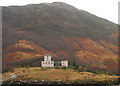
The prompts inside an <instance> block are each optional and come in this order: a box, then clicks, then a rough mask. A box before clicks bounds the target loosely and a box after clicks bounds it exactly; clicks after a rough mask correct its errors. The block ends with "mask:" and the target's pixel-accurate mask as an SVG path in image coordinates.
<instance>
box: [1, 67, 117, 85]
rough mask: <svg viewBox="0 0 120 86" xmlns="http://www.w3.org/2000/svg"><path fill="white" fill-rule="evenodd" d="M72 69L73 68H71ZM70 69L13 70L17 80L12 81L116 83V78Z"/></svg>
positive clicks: (35, 68)
mask: <svg viewBox="0 0 120 86" xmlns="http://www.w3.org/2000/svg"><path fill="white" fill-rule="evenodd" d="M73 69H74V68H73ZM73 69H71V68H59V69H55V68H41V67H29V68H27V69H26V68H15V69H14V74H16V75H17V78H16V79H14V81H20V80H26V81H31V80H38V81H40V80H45V81H56V80H59V79H60V80H62V81H63V82H66V81H69V82H71V83H83V82H84V83H90V82H92V81H94V82H106V83H108V82H109V83H112V82H113V81H114V82H117V79H118V76H115V75H112V76H110V75H105V74H95V73H90V72H77V71H74V70H73ZM11 73H12V72H6V73H4V74H3V77H8V78H7V79H4V81H9V80H10V77H11V75H10V74H11Z"/></svg>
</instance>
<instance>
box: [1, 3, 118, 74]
mask: <svg viewBox="0 0 120 86" xmlns="http://www.w3.org/2000/svg"><path fill="white" fill-rule="evenodd" d="M117 30H118V29H117V25H116V24H114V23H112V22H109V21H107V20H105V19H102V18H99V17H96V16H95V15H92V14H90V13H88V12H85V11H83V10H79V9H76V8H74V7H73V6H70V5H68V4H65V3H61V2H54V3H42V4H36V5H32V4H31V5H26V6H20V7H19V6H10V7H3V58H16V57H17V56H15V55H13V56H10V55H9V52H11V51H12V50H13V49H12V48H11V49H10V50H9V51H7V50H6V48H9V46H10V47H12V46H13V45H15V44H16V43H18V44H19V41H20V40H25V41H27V42H33V43H35V45H37V46H39V47H42V48H43V49H45V50H46V51H50V52H51V53H53V54H55V55H53V58H57V59H58V60H69V62H70V65H73V61H74V59H76V63H77V64H78V65H82V66H86V67H87V68H88V69H89V70H91V71H95V68H96V70H103V71H109V72H110V73H116V72H117V68H118V66H117V64H118V62H117V57H118V56H117V52H118V50H117V49H118V46H117V44H118V43H117V32H118V31H117ZM28 45H30V46H32V44H28ZM108 45H109V46H108ZM26 46H27V45H26ZM26 46H24V47H26ZM39 49H40V48H39ZM39 49H36V50H35V51H37V50H39ZM13 51H14V52H17V51H16V50H13ZM22 51H23V50H22ZM41 52H42V53H44V52H45V51H41ZM41 52H39V53H41ZM48 53H49V52H48ZM51 53H49V54H51ZM24 54H27V52H24ZM30 54H31V53H30ZM33 55H34V54H33ZM40 55H43V54H40ZM35 57H36V56H33V58H35ZM23 58H25V57H24V56H23ZM27 58H28V59H31V57H30V56H27ZM40 58H41V57H40ZM7 61H8V60H4V62H7ZM12 61H13V62H15V60H12ZM19 61H21V60H19ZM33 64H34V63H33ZM30 65H32V63H31V64H30ZM113 68H114V69H113Z"/></svg>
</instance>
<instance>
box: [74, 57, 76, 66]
mask: <svg viewBox="0 0 120 86" xmlns="http://www.w3.org/2000/svg"><path fill="white" fill-rule="evenodd" d="M75 66H76V62H75V58H74V67H75Z"/></svg>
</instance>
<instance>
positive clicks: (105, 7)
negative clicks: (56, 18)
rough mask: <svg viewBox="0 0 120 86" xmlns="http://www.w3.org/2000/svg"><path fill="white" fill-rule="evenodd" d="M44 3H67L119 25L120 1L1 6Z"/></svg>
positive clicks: (29, 0)
mask: <svg viewBox="0 0 120 86" xmlns="http://www.w3.org/2000/svg"><path fill="white" fill-rule="evenodd" d="M44 2H48V3H51V2H65V3H67V4H70V5H73V6H74V7H76V8H78V9H82V10H85V11H88V12H90V13H92V14H94V15H96V16H98V17H101V18H105V19H107V20H109V21H112V22H114V23H118V2H119V0H0V6H10V5H20V6H21V5H27V4H39V3H44Z"/></svg>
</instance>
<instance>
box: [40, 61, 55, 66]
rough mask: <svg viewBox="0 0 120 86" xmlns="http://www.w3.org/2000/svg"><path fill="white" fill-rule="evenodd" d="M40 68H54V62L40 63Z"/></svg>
mask: <svg viewBox="0 0 120 86" xmlns="http://www.w3.org/2000/svg"><path fill="white" fill-rule="evenodd" d="M42 67H54V61H42Z"/></svg>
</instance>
